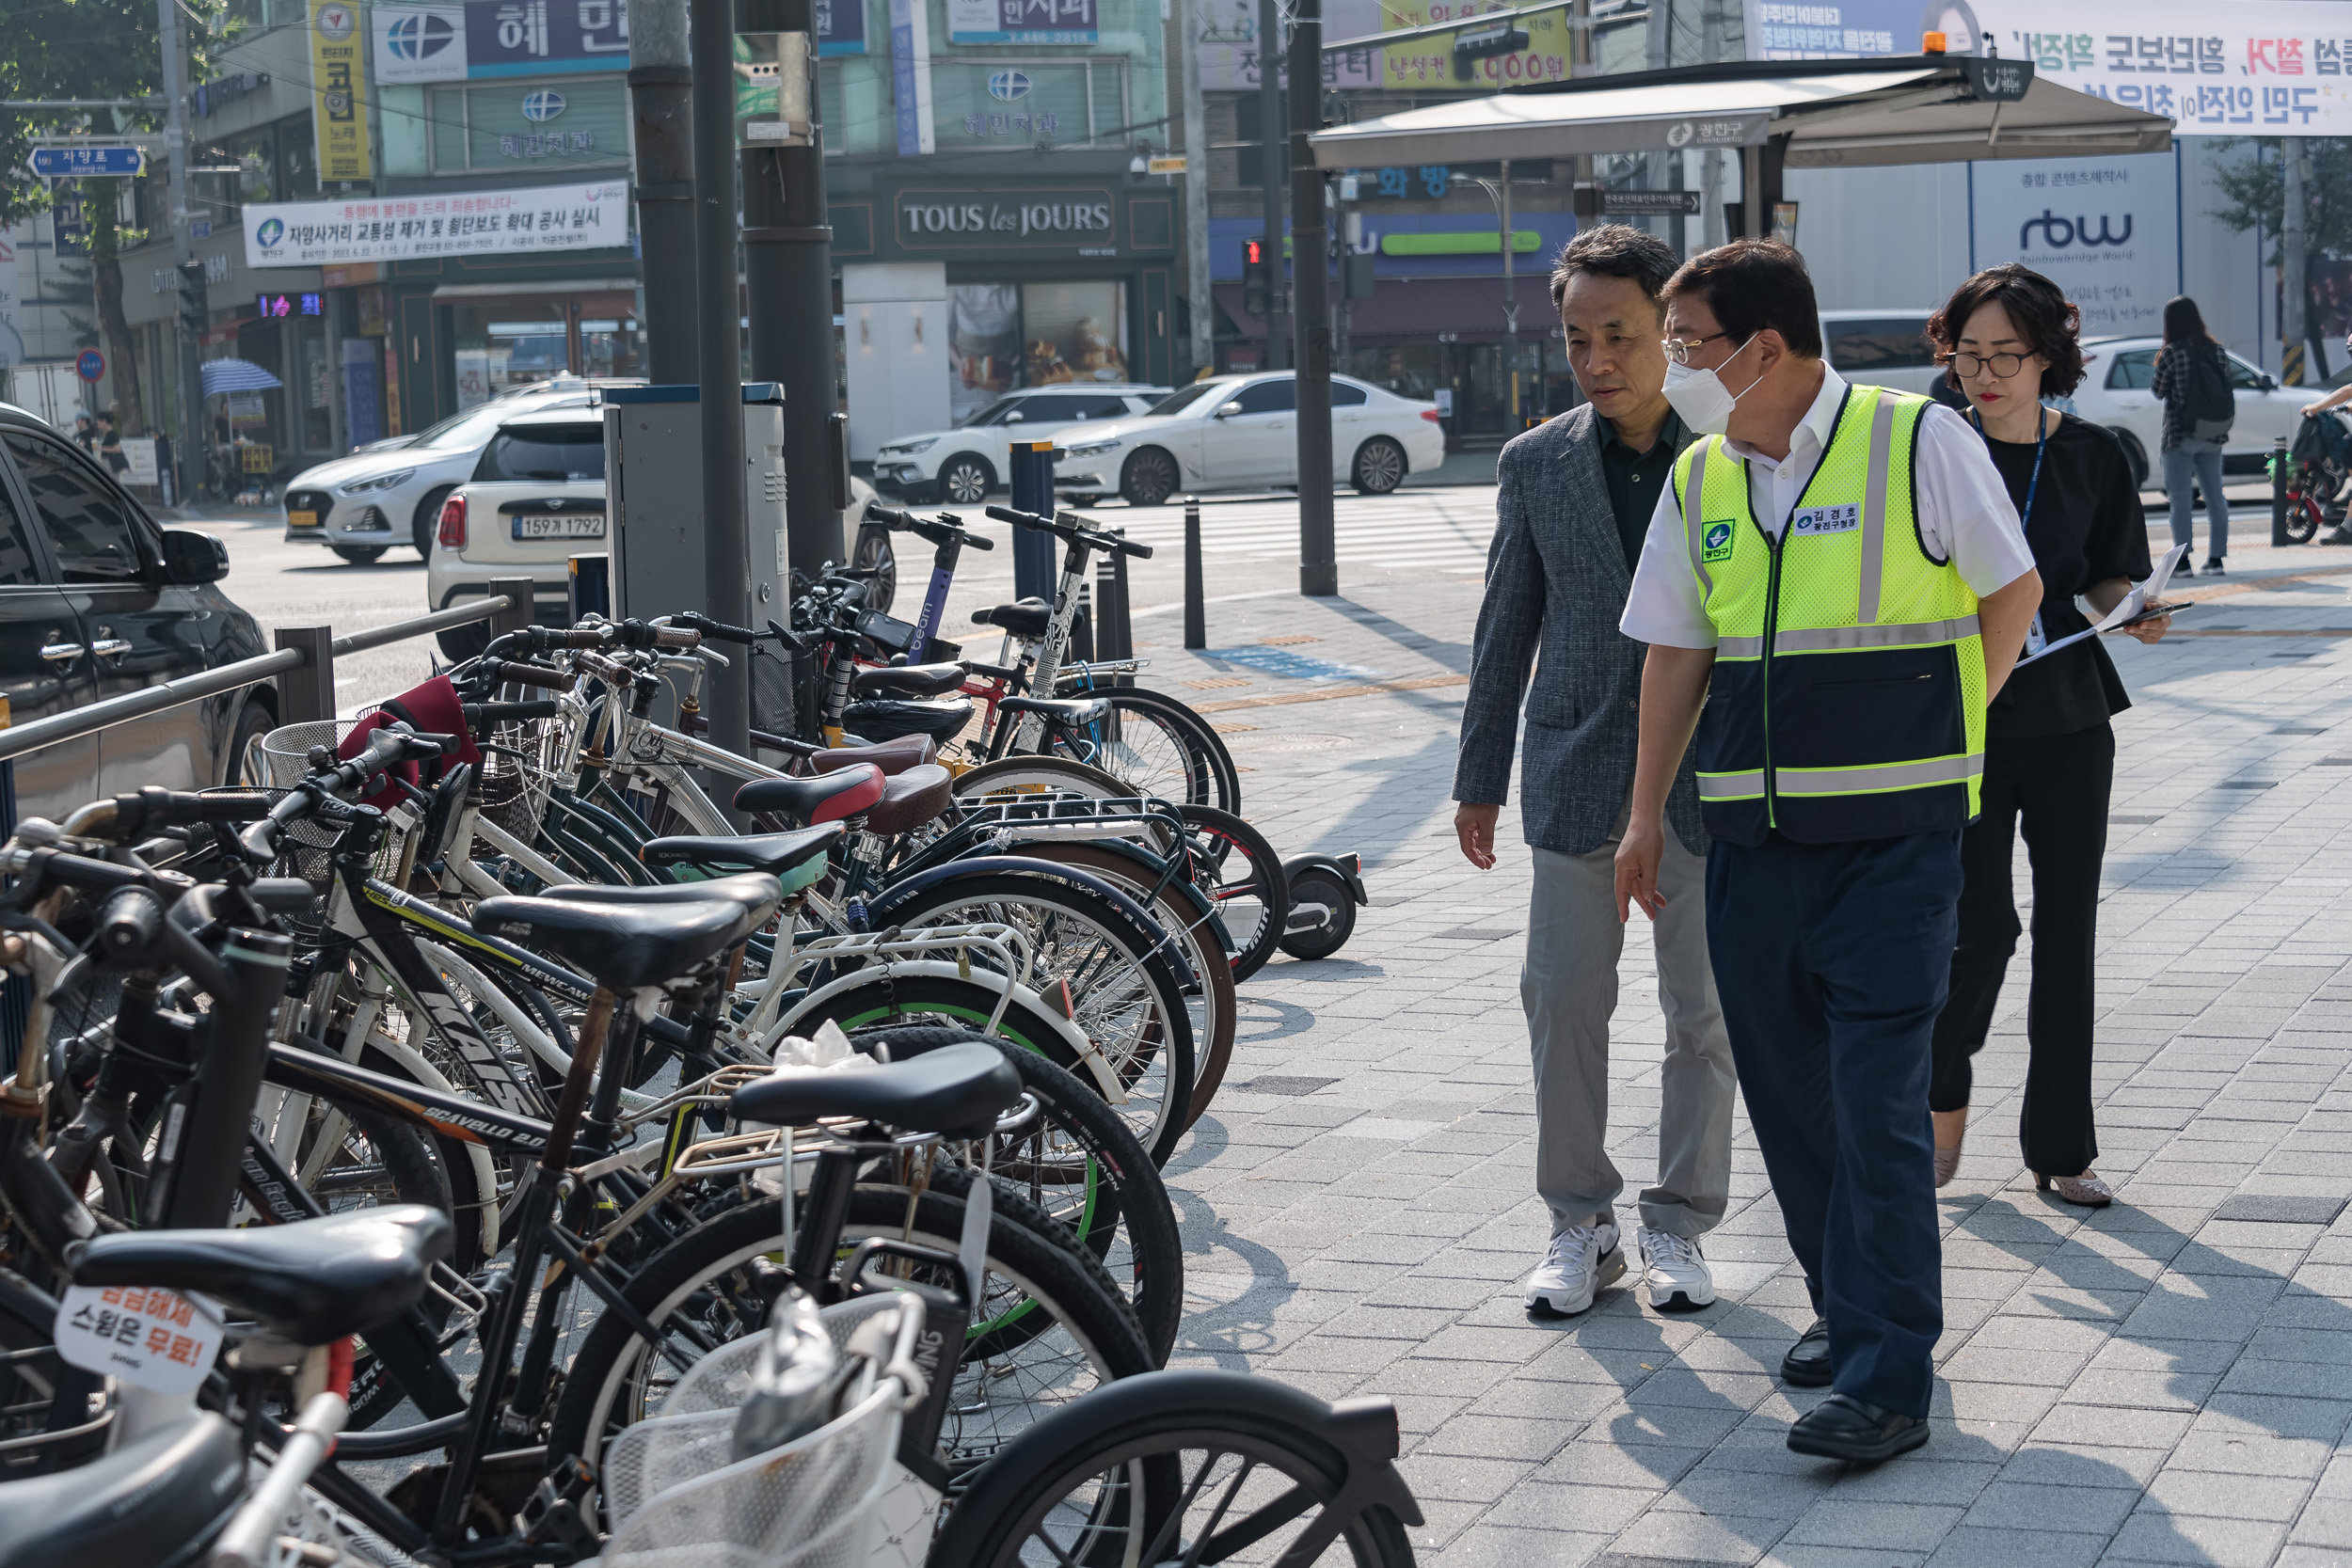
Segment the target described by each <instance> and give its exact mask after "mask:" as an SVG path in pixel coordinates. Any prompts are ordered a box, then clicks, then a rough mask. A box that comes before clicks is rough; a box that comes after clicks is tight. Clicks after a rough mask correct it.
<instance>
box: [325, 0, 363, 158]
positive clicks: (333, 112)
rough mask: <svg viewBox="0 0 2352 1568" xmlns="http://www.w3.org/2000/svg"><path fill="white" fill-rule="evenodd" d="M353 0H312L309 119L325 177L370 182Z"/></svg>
mask: <svg viewBox="0 0 2352 1568" xmlns="http://www.w3.org/2000/svg"><path fill="white" fill-rule="evenodd" d="M364 41H365V40H362V39H361V38H360V37H359V10H358V7H357V6H355V5H353V4H352V0H310V97H311V104H310V121H311V125H312V127H313V128H314V130H315V132H316V134H317V138H318V170H319V178H320V179H321V180H368V179H372V178H373V175H374V168H375V164H374V160H373V155H372V154H371V153H370V151H369V150H368V119H367V116H366V114H364V113H363V112H362V111H361V104H362V103H365V101H366V99H367V96H368V63H367V58H366V55H365V53H364V49H363V44H364Z"/></svg>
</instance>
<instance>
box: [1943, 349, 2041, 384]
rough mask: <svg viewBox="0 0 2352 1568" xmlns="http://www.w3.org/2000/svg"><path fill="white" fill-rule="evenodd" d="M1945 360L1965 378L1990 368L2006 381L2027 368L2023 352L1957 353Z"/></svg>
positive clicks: (1998, 377) (1956, 372)
mask: <svg viewBox="0 0 2352 1568" xmlns="http://www.w3.org/2000/svg"><path fill="white" fill-rule="evenodd" d="M1944 362H1945V363H1946V364H1947V365H1949V366H1951V367H1952V373H1953V374H1954V375H1957V376H1960V377H1963V379H1964V378H1966V377H1968V376H1972V375H1975V374H1976V373H1977V372H1979V371H1985V370H1990V371H1991V372H1993V374H1994V377H1995V378H1997V379H1999V380H2002V381H2006V380H2008V379H2009V378H2010V376H2012V375H2015V374H2016V373H2017V372H2019V371H2022V370H2024V369H2025V368H2026V356H2024V355H2022V354H1991V355H1986V354H1955V355H1952V356H1950V357H1949V358H1947V359H1946V360H1945V361H1944Z"/></svg>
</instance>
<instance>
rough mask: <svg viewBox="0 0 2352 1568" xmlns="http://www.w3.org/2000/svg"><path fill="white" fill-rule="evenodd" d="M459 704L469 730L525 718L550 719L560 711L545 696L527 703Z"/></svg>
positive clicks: (558, 707)
mask: <svg viewBox="0 0 2352 1568" xmlns="http://www.w3.org/2000/svg"><path fill="white" fill-rule="evenodd" d="M461 706H462V708H463V710H464V712H465V715H466V727H467V728H468V729H469V730H485V729H495V728H497V727H498V726H499V725H501V724H513V723H517V722H519V721H523V720H526V719H552V718H554V717H555V716H556V714H557V712H559V711H560V706H559V705H558V704H556V703H555V702H553V701H551V700H548V699H545V698H542V699H540V700H538V701H536V702H528V703H466V704H463V705H461Z"/></svg>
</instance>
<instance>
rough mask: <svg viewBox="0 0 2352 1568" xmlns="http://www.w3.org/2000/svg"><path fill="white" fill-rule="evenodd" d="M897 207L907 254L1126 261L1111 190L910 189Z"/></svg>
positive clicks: (897, 198) (896, 223) (900, 194)
mask: <svg viewBox="0 0 2352 1568" xmlns="http://www.w3.org/2000/svg"><path fill="white" fill-rule="evenodd" d="M890 206H891V222H892V225H893V228H894V229H895V230H896V239H897V242H898V249H899V250H900V251H901V252H906V253H912V254H932V255H941V254H948V253H974V252H989V253H996V252H1016V253H1028V254H1036V253H1046V252H1057V253H1060V254H1065V255H1073V256H1097V257H1105V256H1116V255H1118V254H1119V199H1118V194H1117V193H1116V192H1115V191H1113V190H1112V189H1110V188H1109V187H1108V186H1057V187H1055V188H1053V189H1051V190H1043V191H1041V190H1037V189H1034V188H1025V187H1021V186H1017V185H1016V186H992V185H975V184H968V183H967V184H957V185H909V186H905V187H903V188H901V189H900V190H898V191H897V192H896V193H894V194H893V196H892V198H891V203H890Z"/></svg>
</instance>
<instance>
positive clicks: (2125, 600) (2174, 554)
mask: <svg viewBox="0 0 2352 1568" xmlns="http://www.w3.org/2000/svg"><path fill="white" fill-rule="evenodd" d="M2187 554H2188V546H2186V545H2175V546H2172V547H2171V548H2170V549H2169V550H2167V551H2165V553H2164V559H2163V560H2161V561H2159V562H2156V569H2155V570H2154V571H2153V572H2152V573H2150V574H2149V577H2148V580H2147V581H2146V582H2141V583H2135V584H2133V586H2132V591H2131V592H2130V593H2128V594H2124V595H2123V596H2122V598H2121V599H2118V600H2117V601H2116V603H2115V608H2114V609H2113V610H2108V611H2107V612H2106V615H2105V616H2104V617H2102V618H2101V619H2100V620H2099V621H2098V622H2097V623H2095V624H2094V625H2092V626H2090V627H2088V628H2086V629H2085V630H2082V631H2078V632H2076V633H2074V635H2073V636H2071V637H2061V638H2059V639H2058V641H2055V642H2051V643H2046V644H2044V645H2043V646H2042V648H2041V649H2039V650H2038V651H2036V652H2034V653H2031V654H2028V655H2026V657H2023V658H2021V659H2019V660H2018V661H2017V663H2016V664H2015V665H2014V666H2012V668H2014V669H2018V670H2022V669H2024V668H2025V667H2026V665H2028V664H2031V663H2033V662H2034V661H2035V660H2036V659H2043V658H2047V657H2050V656H2051V655H2052V654H2054V653H2057V652H2058V650H2059V649H2060V648H2066V647H2072V646H2073V645H2074V644H2075V643H2077V642H2080V641H2083V640H2084V639H2086V638H2090V637H2097V636H2099V635H2101V634H2102V633H2105V632H2110V631H2121V630H2122V629H2123V628H2124V627H2125V626H2133V625H2135V624H2137V623H2138V622H2141V621H2146V620H2150V619H2153V617H2154V616H2157V615H2163V614H2168V613H2170V612H2171V611H2173V610H2182V609H2185V608H2186V607H2185V606H2182V605H2170V606H2168V607H2166V609H2164V610H2150V609H2149V608H2148V607H2149V606H2150V605H2152V604H2157V603H2161V602H2162V600H2163V598H2164V588H2165V584H2167V583H2169V582H2170V581H2171V580H2172V574H2173V572H2174V571H2175V570H2177V569H2178V568H2179V566H2180V564H2181V561H2182V559H2183V558H2184V557H2185V556H2186V555H2187Z"/></svg>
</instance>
